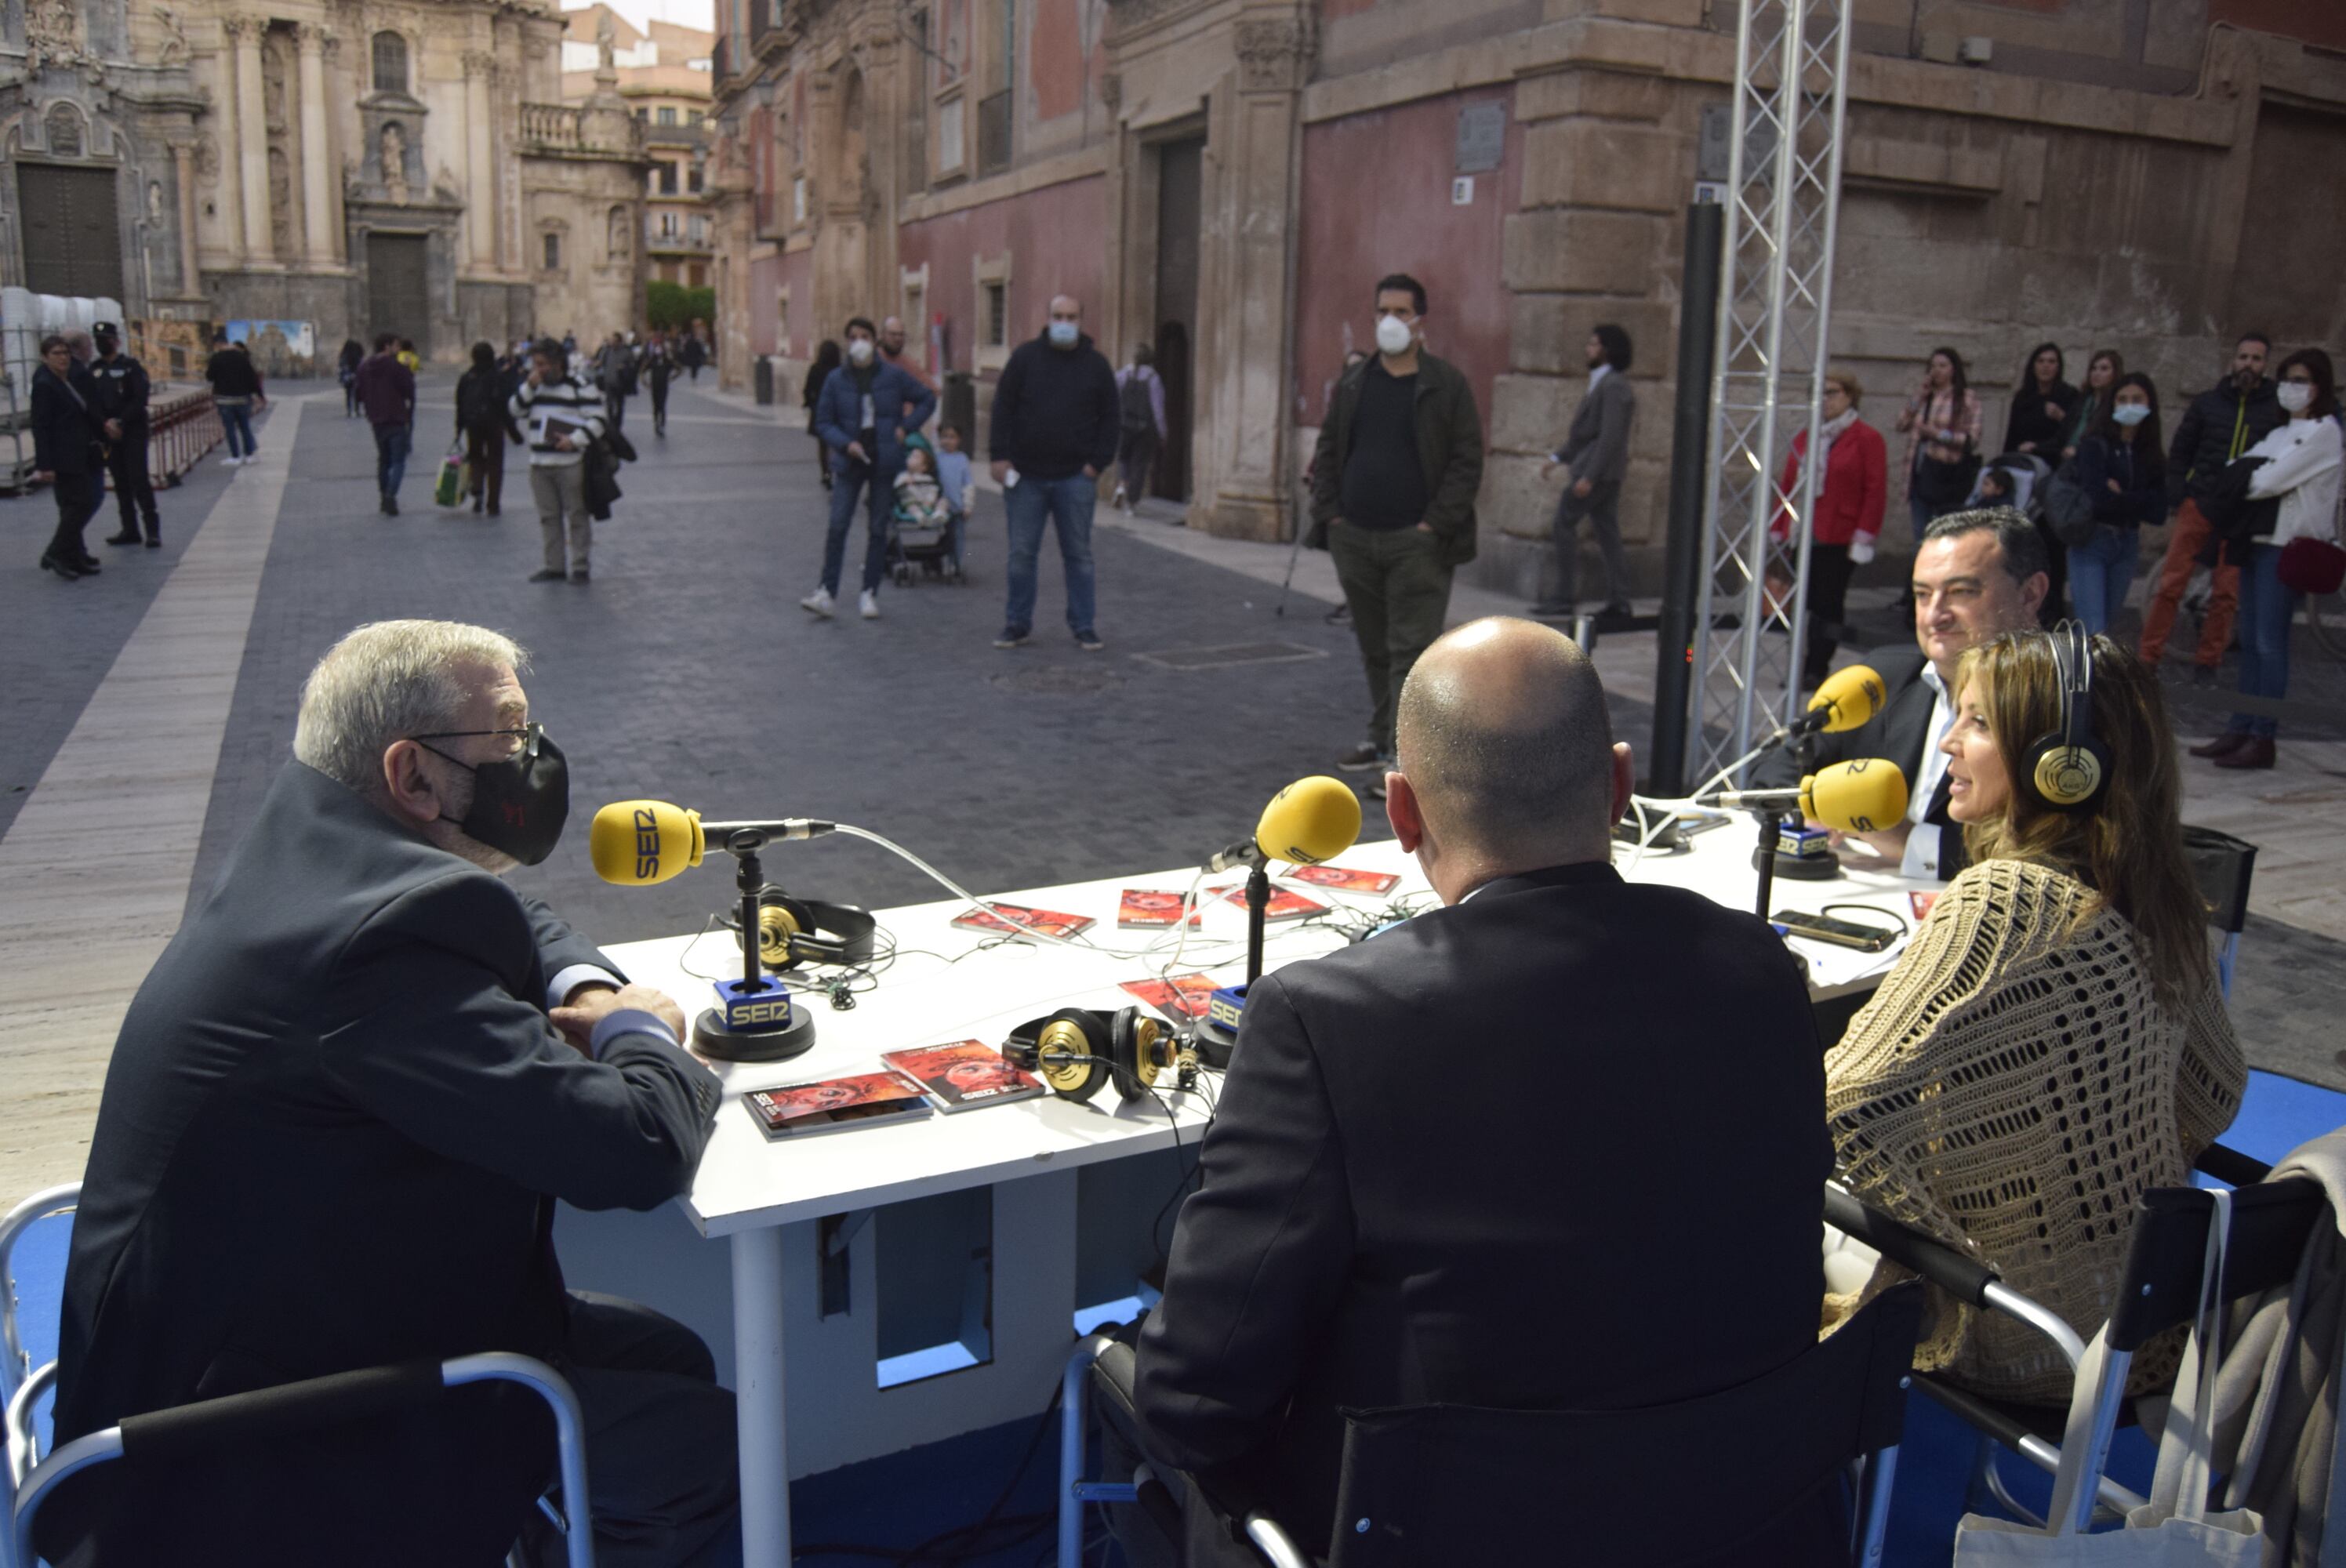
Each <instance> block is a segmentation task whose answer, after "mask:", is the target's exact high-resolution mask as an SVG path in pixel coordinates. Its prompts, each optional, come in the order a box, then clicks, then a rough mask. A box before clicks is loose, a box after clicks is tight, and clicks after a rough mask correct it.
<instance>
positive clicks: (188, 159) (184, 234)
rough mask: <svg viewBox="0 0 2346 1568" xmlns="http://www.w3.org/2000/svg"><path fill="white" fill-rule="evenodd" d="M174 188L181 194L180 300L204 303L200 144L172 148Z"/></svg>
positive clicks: (182, 142)
mask: <svg viewBox="0 0 2346 1568" xmlns="http://www.w3.org/2000/svg"><path fill="white" fill-rule="evenodd" d="M171 184H172V187H173V188H174V189H176V190H177V191H178V192H179V297H180V298H181V299H183V300H195V299H200V298H201V297H202V295H203V291H204V280H203V273H202V272H201V271H200V270H198V268H197V266H196V144H195V143H194V142H192V141H186V140H180V141H174V142H173V143H172V144H171Z"/></svg>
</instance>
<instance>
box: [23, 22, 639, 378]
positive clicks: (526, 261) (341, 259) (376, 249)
mask: <svg viewBox="0 0 2346 1568" xmlns="http://www.w3.org/2000/svg"><path fill="white" fill-rule="evenodd" d="M561 34H562V23H561V21H560V18H559V17H558V15H556V14H555V13H554V11H553V9H552V8H551V6H550V5H537V4H531V3H526V0H157V3H153V4H148V3H144V0H86V3H83V0H5V4H0V153H5V162H6V163H7V165H8V166H9V171H8V173H7V174H6V175H5V176H0V281H5V282H9V283H19V284H22V285H24V286H26V287H30V288H32V289H34V290H36V291H39V292H44V293H75V294H91V295H107V296H109V297H112V298H115V299H118V300H121V301H122V304H123V308H124V311H125V312H126V314H128V315H131V316H134V317H147V318H155V319H170V320H181V321H230V320H251V321H309V322H311V324H312V325H313V326H314V327H315V329H316V331H317V334H318V338H319V341H320V342H321V345H324V351H326V352H331V348H332V346H333V345H334V344H337V343H339V342H340V341H341V340H342V338H343V337H344V336H346V335H347V336H356V337H362V338H363V337H366V336H368V335H369V334H370V333H371V332H372V331H393V332H397V333H400V334H402V335H404V336H408V337H412V338H413V339H414V340H415V341H416V342H417V344H418V345H419V347H422V348H423V350H424V351H425V352H426V353H427V355H428V356H429V357H431V358H433V359H436V360H443V361H446V360H453V359H455V358H459V357H461V355H462V353H463V351H464V348H465V347H466V346H467V345H468V344H469V343H470V342H472V341H474V339H475V338H480V337H486V338H491V339H503V338H509V337H512V336H516V335H519V334H521V333H522V332H525V331H529V330H531V328H532V327H533V325H535V324H537V323H540V322H543V323H545V324H546V325H549V326H551V325H553V324H554V323H555V322H556V321H571V320H576V321H577V322H578V324H579V325H580V326H581V327H582V328H583V327H585V326H586V325H587V324H589V323H592V322H603V321H608V322H611V323H614V324H617V323H624V322H628V321H632V320H633V317H634V310H635V301H636V300H637V297H638V296H639V294H640V292H641V289H640V278H641V269H642V265H643V261H642V258H643V248H642V245H641V243H640V239H639V236H640V233H641V227H642V224H641V201H642V190H643V178H644V175H643V165H642V158H641V150H640V140H639V137H638V136H637V128H636V127H635V124H634V122H633V121H632V120H631V119H630V118H629V117H628V116H627V112H626V110H625V108H624V107H622V106H621V105H619V104H618V102H617V99H616V97H614V98H612V99H611V100H610V101H608V102H607V103H604V104H600V105H590V106H585V107H566V106H564V105H563V104H561V102H560V101H559V100H560V91H559V81H558V75H559V54H558V50H559V45H560V40H561ZM547 235H556V236H558V237H559V238H560V240H561V244H560V245H559V246H555V247H549V246H548V245H547V243H546V236H547ZM556 330H559V328H556Z"/></svg>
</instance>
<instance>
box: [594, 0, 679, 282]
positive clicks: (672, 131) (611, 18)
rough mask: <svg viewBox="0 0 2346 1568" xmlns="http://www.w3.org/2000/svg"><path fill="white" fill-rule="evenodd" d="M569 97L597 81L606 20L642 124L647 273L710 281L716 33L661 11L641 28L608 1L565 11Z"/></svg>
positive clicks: (621, 86)
mask: <svg viewBox="0 0 2346 1568" xmlns="http://www.w3.org/2000/svg"><path fill="white" fill-rule="evenodd" d="M564 19H565V20H566V22H567V24H568V26H569V31H568V33H567V34H566V36H565V37H564V38H563V41H562V65H563V70H562V98H563V101H564V102H565V103H584V102H585V101H586V99H588V98H589V97H592V96H593V95H594V94H595V92H596V91H597V81H596V78H595V76H594V73H595V72H596V71H597V69H599V68H600V63H599V58H598V51H599V45H598V42H597V40H598V38H599V36H600V35H601V32H602V30H603V29H604V28H605V27H608V28H609V29H610V32H611V34H612V36H613V38H614V40H615V43H616V53H615V55H614V56H613V63H614V65H615V66H616V67H617V72H618V89H617V90H618V94H619V97H620V98H621V99H622V100H623V101H624V102H625V103H626V104H627V112H628V113H630V114H632V115H634V116H635V117H636V123H637V125H638V126H641V127H643V140H644V156H645V158H647V159H648V162H649V164H650V170H649V172H648V174H647V175H646V177H645V181H644V248H645V251H646V254H647V256H648V262H647V265H646V275H647V277H648V279H649V280H651V281H655V282H662V283H679V284H682V285H684V286H685V287H686V288H689V289H706V288H708V287H709V279H710V273H711V265H710V264H711V260H712V258H713V256H714V254H715V251H716V238H715V234H714V231H713V230H712V229H711V226H710V225H711V213H710V206H709V181H708V172H709V124H708V121H709V50H710V49H711V48H712V47H713V46H715V44H716V42H717V36H716V35H715V34H713V33H709V32H706V31H704V30H702V29H700V28H697V27H681V26H678V25H676V24H675V23H673V22H665V21H661V20H659V19H658V18H657V17H655V18H653V19H652V21H651V22H650V23H649V24H648V25H646V26H644V27H640V28H638V27H637V26H636V25H634V24H633V23H631V22H629V21H628V20H627V18H626V17H625V16H621V15H617V13H616V12H614V11H612V9H611V8H610V7H609V6H608V5H602V4H599V3H598V4H596V5H588V6H586V7H585V8H584V9H582V10H576V11H571V12H567V13H566V14H565V18H564Z"/></svg>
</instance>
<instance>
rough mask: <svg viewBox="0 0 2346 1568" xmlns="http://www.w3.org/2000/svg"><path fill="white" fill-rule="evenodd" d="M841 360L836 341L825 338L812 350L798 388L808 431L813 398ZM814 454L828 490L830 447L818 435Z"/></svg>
mask: <svg viewBox="0 0 2346 1568" xmlns="http://www.w3.org/2000/svg"><path fill="white" fill-rule="evenodd" d="M841 362H842V361H841V354H840V351H839V343H838V341H837V340H836V339H832V338H825V339H824V340H823V341H822V346H821V348H819V349H817V350H815V351H814V363H812V364H811V365H809V366H808V367H807V373H806V384H805V385H804V386H802V387H801V388H800V389H799V391H800V397H799V402H801V404H803V405H804V406H805V408H806V416H807V429H808V430H809V431H812V430H813V429H814V405H815V400H816V399H817V398H820V397H821V396H822V383H823V382H827V381H829V380H830V379H831V372H833V371H835V370H837V369H838V368H839V367H840V365H841ZM814 454H815V466H816V467H817V468H818V469H820V470H821V472H822V487H823V488H824V489H825V490H828V489H830V488H831V448H830V447H828V446H826V445H824V444H823V439H822V437H821V436H819V435H818V436H816V437H815V438H814Z"/></svg>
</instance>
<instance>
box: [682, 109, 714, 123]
mask: <svg viewBox="0 0 2346 1568" xmlns="http://www.w3.org/2000/svg"><path fill="white" fill-rule="evenodd" d="M684 123H685V124H687V125H688V126H703V125H707V124H708V123H709V117H708V116H707V115H705V114H703V113H701V112H700V111H699V109H688V110H686V111H685V116H684Z"/></svg>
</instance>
